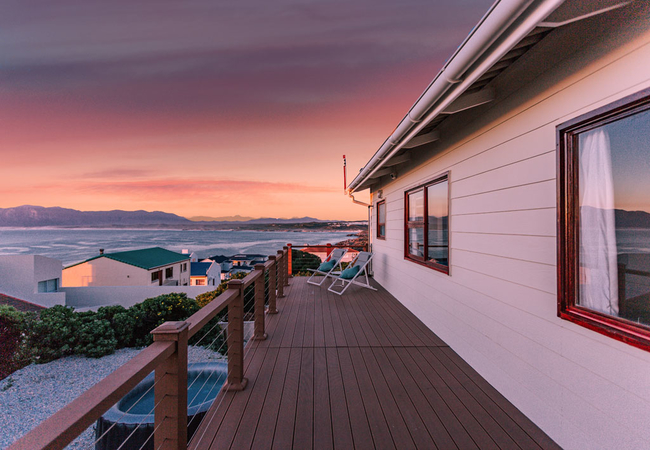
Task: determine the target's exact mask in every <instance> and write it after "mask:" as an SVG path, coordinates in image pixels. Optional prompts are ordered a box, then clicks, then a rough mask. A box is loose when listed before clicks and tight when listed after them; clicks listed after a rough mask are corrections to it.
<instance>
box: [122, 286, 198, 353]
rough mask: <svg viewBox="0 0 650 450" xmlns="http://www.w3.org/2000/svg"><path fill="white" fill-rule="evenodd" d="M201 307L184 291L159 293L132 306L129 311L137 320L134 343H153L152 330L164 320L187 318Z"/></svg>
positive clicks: (139, 344)
mask: <svg viewBox="0 0 650 450" xmlns="http://www.w3.org/2000/svg"><path fill="white" fill-rule="evenodd" d="M199 309H200V308H199V305H198V304H197V303H196V300H194V299H192V298H189V297H188V296H187V294H185V293H184V292H183V293H171V294H164V295H159V296H158V297H153V298H148V299H146V300H145V301H144V302H142V303H138V304H137V305H134V306H132V307H131V308H129V312H130V313H131V314H132V316H133V317H134V320H135V327H134V344H135V345H136V346H138V347H140V346H145V345H149V344H151V343H152V342H153V337H152V336H151V335H150V334H149V333H150V332H151V330H153V329H154V328H156V327H157V326H159V325H162V324H163V323H164V322H168V321H179V320H185V319H187V318H188V317H190V316H191V315H192V314H194V313H195V312H197V311H198V310H199Z"/></svg>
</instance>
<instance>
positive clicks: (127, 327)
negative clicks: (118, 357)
mask: <svg viewBox="0 0 650 450" xmlns="http://www.w3.org/2000/svg"><path fill="white" fill-rule="evenodd" d="M97 316H98V318H99V319H103V320H107V321H108V322H109V323H110V326H111V328H112V330H113V332H114V334H115V339H116V340H117V347H116V348H124V347H130V346H132V345H133V343H134V342H133V341H134V331H135V325H136V319H135V317H134V316H133V314H132V313H130V312H129V310H128V309H126V308H124V307H123V306H119V305H116V306H102V307H101V308H99V309H98V310H97Z"/></svg>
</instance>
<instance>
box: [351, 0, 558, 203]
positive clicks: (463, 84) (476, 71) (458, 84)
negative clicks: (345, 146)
mask: <svg viewBox="0 0 650 450" xmlns="http://www.w3.org/2000/svg"><path fill="white" fill-rule="evenodd" d="M564 2H565V0H497V2H496V3H495V4H494V5H493V6H492V7H491V8H490V9H489V10H488V12H487V13H486V14H485V15H484V16H483V18H482V19H481V20H480V21H479V23H478V25H477V26H476V27H474V29H472V31H471V32H470V34H469V36H468V37H467V38H466V39H465V40H464V41H463V42H462V43H461V45H460V46H459V47H458V49H457V50H456V51H455V52H454V53H453V55H452V57H451V58H450V59H449V60H448V61H447V63H446V64H445V65H444V66H443V68H442V69H441V70H440V72H438V74H437V75H436V77H435V78H434V79H433V81H432V82H431V83H430V84H429V86H428V87H427V89H426V90H425V91H424V92H423V93H422V94H421V95H420V97H419V98H418V100H417V101H416V102H415V104H414V105H413V106H412V107H411V108H410V109H409V112H408V113H407V114H406V115H405V116H404V118H403V119H402V120H401V121H400V123H399V124H398V125H397V127H396V128H395V130H394V131H393V133H391V135H390V136H389V137H388V138H387V139H386V140H385V141H384V143H383V144H382V146H381V147H380V148H379V149H378V150H377V152H375V154H374V155H373V156H372V158H371V159H370V160H369V161H368V162H367V163H366V165H365V166H364V167H363V168H362V169H361V171H360V173H359V174H358V175H357V176H356V177H355V178H354V180H352V182H351V183H350V185H349V186H348V188H347V190H348V192H349V193H354V192H357V191H359V190H360V189H359V187H360V186H361V185H362V184H363V183H364V182H365V181H366V180H367V179H369V178H370V177H371V176H372V175H373V174H374V173H375V172H376V171H377V170H379V169H380V168H381V167H382V166H383V164H384V163H385V162H386V161H387V160H388V159H389V158H390V157H391V156H392V155H394V154H395V153H397V152H398V151H399V150H400V149H401V148H402V147H403V146H404V144H406V143H407V142H408V141H409V140H410V139H411V138H413V137H414V136H415V135H416V134H417V133H418V132H419V131H421V130H422V129H423V128H424V127H425V126H426V125H427V124H428V123H429V122H430V121H431V120H432V119H433V118H435V117H436V116H437V115H438V114H440V112H441V111H443V110H444V108H445V107H446V106H448V105H449V104H450V103H451V102H453V101H454V100H455V99H457V98H458V97H459V96H460V95H461V94H462V93H463V92H464V91H465V90H467V89H468V88H469V87H470V86H471V84H472V83H473V82H474V81H475V80H476V79H478V78H479V77H480V76H481V75H483V74H484V73H485V72H487V71H488V70H489V68H490V67H491V66H492V65H493V64H494V63H496V62H497V61H498V60H499V58H501V57H502V56H503V55H505V54H506V53H507V52H508V51H509V50H510V49H512V48H513V47H514V46H515V45H517V44H518V43H519V42H520V41H521V40H522V39H523V38H525V37H526V35H528V33H530V32H531V31H532V30H533V29H534V28H535V27H536V26H537V25H538V24H539V23H540V22H542V21H543V20H544V19H545V18H546V17H548V15H549V14H551V13H552V12H553V11H555V9H557V8H558V7H559V6H560V5H562V3H564ZM515 22H517V23H515ZM513 24H514V25H513ZM497 40H501V42H500V43H499V44H498V45H496V46H495V45H493V44H495V42H496V41H497ZM480 58H487V59H486V60H485V61H484V62H482V63H481V64H479V65H478V66H477V67H473V65H474V64H475V63H476V62H477V61H478V60H479V59H480ZM432 108H433V109H432Z"/></svg>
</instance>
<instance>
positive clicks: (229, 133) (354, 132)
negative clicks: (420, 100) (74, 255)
mask: <svg viewBox="0 0 650 450" xmlns="http://www.w3.org/2000/svg"><path fill="white" fill-rule="evenodd" d="M491 3H492V1H491V0H438V1H430V0H428V1H413V0H408V1H407V0H402V1H399V2H398V1H378V0H348V1H330V2H325V1H321V2H315V1H287V0H273V1H266V0H265V1H263V0H252V1H239V2H217V1H214V0H210V1H204V0H201V1H183V2H178V1H173V2H171V1H148V2H132V1H125V0H114V1H110V2H91V1H87V0H56V1H25V0H17V1H14V0H4V1H3V2H1V3H0V152H1V155H2V164H0V179H1V180H2V181H1V182H0V207H2V208H7V207H13V206H19V205H23V204H31V205H41V206H63V207H67V208H75V209H81V210H109V209H124V210H136V209H144V210H149V211H153V210H162V211H166V212H172V213H176V214H179V215H183V216H195V215H202V216H226V215H235V214H240V215H244V216H253V217H299V216H307V215H308V216H312V217H317V218H320V219H349V220H352V219H364V218H366V214H367V212H366V210H365V208H364V207H362V206H358V205H354V204H352V202H351V201H350V200H349V199H348V198H347V197H345V196H344V195H343V179H342V155H343V154H346V155H347V157H348V180H349V181H350V180H351V179H352V178H353V177H354V174H355V172H357V171H358V170H359V169H360V168H361V167H362V166H363V165H364V164H365V163H366V161H367V160H368V159H369V158H370V156H372V154H373V153H374V152H375V151H376V150H377V148H378V147H379V146H380V145H381V143H382V142H383V141H384V139H385V138H386V137H387V136H388V135H389V134H390V132H391V130H392V129H393V128H394V127H395V126H396V125H397V123H398V122H399V120H400V119H401V118H402V117H403V116H404V114H405V113H406V112H407V110H408V108H409V107H410V106H411V104H412V103H413V102H414V101H415V100H416V99H417V97H418V96H419V94H420V93H421V92H422V91H423V90H424V89H425V87H426V86H427V85H428V83H429V82H430V81H431V80H432V79H433V77H434V76H435V75H436V73H437V72H438V70H439V69H440V68H441V67H442V65H443V64H444V62H445V60H446V58H448V57H449V56H450V55H451V54H452V52H453V51H454V50H455V48H456V47H457V46H458V45H459V44H460V43H461V42H462V40H463V39H464V38H465V36H466V35H467V34H468V33H469V31H470V30H471V28H472V27H473V26H474V25H475V24H476V23H477V22H478V20H479V19H480V18H481V16H482V15H483V14H484V13H485V12H486V11H487V9H488V8H489V6H490V5H491Z"/></svg>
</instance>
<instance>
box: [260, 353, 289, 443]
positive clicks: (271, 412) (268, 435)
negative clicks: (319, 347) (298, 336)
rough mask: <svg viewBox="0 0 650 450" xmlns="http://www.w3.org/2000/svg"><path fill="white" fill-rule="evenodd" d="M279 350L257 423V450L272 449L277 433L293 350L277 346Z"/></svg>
mask: <svg viewBox="0 0 650 450" xmlns="http://www.w3.org/2000/svg"><path fill="white" fill-rule="evenodd" d="M277 352H278V355H277V358H276V362H275V366H274V368H273V374H272V376H271V382H270V384H269V389H268V391H267V393H266V398H265V399H264V406H263V407H262V413H261V414H260V417H259V422H258V423H257V428H256V430H255V438H254V439H253V445H252V448H254V449H256V450H270V449H271V446H272V444H273V435H274V434H275V426H276V424H277V418H278V411H279V409H280V401H281V400H282V391H283V388H284V381H285V377H286V375H287V367H288V365H289V354H290V353H291V350H290V349H288V348H277Z"/></svg>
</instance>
